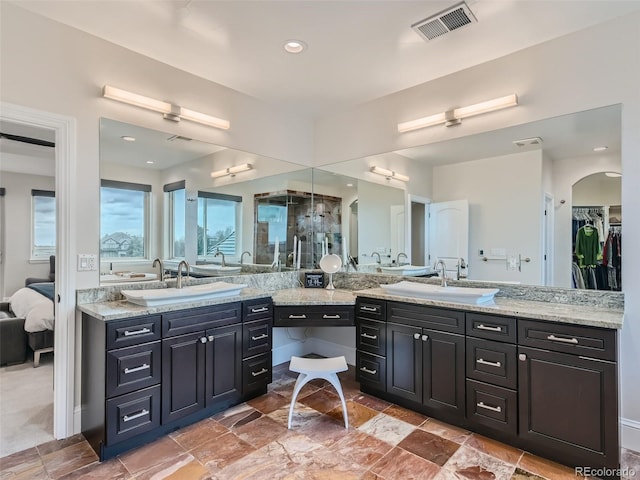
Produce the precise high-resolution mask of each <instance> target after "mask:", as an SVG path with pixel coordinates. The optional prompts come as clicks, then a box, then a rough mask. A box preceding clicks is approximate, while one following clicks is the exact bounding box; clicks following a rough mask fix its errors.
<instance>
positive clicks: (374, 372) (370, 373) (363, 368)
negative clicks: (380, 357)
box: [360, 367, 378, 375]
mask: <svg viewBox="0 0 640 480" xmlns="http://www.w3.org/2000/svg"><path fill="white" fill-rule="evenodd" d="M360 371H361V372H364V373H368V374H369V375H375V374H376V373H378V371H377V370H369V369H368V368H367V367H360Z"/></svg>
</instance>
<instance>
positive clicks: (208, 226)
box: [198, 197, 241, 257]
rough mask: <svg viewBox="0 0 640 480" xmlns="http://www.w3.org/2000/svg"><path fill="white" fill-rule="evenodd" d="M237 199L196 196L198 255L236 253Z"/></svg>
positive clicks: (238, 204)
mask: <svg viewBox="0 0 640 480" xmlns="http://www.w3.org/2000/svg"><path fill="white" fill-rule="evenodd" d="M240 205H241V204H240V203H239V202H238V201H234V200H226V199H221V198H208V197H198V256H205V257H206V256H212V255H214V254H215V253H216V251H218V250H220V251H221V252H222V253H224V254H225V255H236V231H237V223H236V222H237V217H238V215H237V210H238V209H239V206H240Z"/></svg>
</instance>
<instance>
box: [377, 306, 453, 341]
mask: <svg viewBox="0 0 640 480" xmlns="http://www.w3.org/2000/svg"><path fill="white" fill-rule="evenodd" d="M387 309H388V318H387V320H388V321H389V322H393V323H400V324H403V325H411V326H413V327H423V328H430V329H433V330H438V331H440V332H449V333H459V334H464V331H465V328H464V325H465V319H464V316H465V313H464V312H460V311H457V310H449V309H445V308H436V307H425V306H422V305H414V304H407V303H400V302H387Z"/></svg>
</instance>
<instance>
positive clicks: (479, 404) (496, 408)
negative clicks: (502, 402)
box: [476, 402, 502, 413]
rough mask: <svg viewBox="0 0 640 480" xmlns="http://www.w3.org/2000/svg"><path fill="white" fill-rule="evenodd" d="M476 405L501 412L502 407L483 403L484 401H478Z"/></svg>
mask: <svg viewBox="0 0 640 480" xmlns="http://www.w3.org/2000/svg"><path fill="white" fill-rule="evenodd" d="M476 405H477V406H478V407H480V408H484V409H486V410H491V411H492V412H497V413H502V407H500V406H498V407H492V406H491V405H485V404H484V402H478V403H476Z"/></svg>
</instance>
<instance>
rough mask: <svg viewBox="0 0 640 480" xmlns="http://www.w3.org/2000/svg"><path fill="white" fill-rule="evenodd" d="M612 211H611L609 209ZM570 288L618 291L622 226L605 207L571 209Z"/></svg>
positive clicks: (619, 286) (619, 287) (619, 285)
mask: <svg viewBox="0 0 640 480" xmlns="http://www.w3.org/2000/svg"><path fill="white" fill-rule="evenodd" d="M612 208H613V207H612ZM572 213H573V252H574V253H573V264H572V286H573V287H574V288H587V289H593V290H621V276H620V267H621V264H622V251H621V241H620V240H621V223H611V222H610V218H613V219H614V220H617V221H618V222H619V218H618V217H611V215H610V211H609V207H608V206H605V207H603V206H589V207H583V206H577V207H573V212H572Z"/></svg>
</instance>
